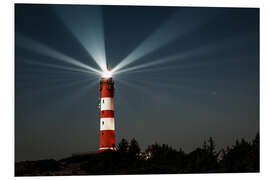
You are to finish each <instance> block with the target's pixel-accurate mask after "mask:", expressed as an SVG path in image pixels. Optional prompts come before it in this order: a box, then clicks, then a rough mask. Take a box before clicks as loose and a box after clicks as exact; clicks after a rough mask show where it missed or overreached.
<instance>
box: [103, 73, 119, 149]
mask: <svg viewBox="0 0 270 180" xmlns="http://www.w3.org/2000/svg"><path fill="white" fill-rule="evenodd" d="M99 91H100V146H99V150H100V151H104V150H107V149H112V150H115V149H116V148H115V125H114V105H113V97H114V82H113V80H112V78H111V77H109V78H105V77H102V78H101V80H100V86H99Z"/></svg>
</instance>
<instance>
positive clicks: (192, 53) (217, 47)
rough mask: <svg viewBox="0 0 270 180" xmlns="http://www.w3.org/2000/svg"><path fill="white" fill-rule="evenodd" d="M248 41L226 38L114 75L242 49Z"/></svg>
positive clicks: (119, 71)
mask: <svg viewBox="0 0 270 180" xmlns="http://www.w3.org/2000/svg"><path fill="white" fill-rule="evenodd" d="M247 41H249V39H248V38H246V37H239V38H238V39H235V37H234V38H226V39H223V40H219V41H215V42H212V43H210V44H208V45H205V46H199V47H196V48H193V49H190V50H188V51H186V52H180V53H178V54H175V55H171V56H167V57H164V58H160V59H157V60H154V61H150V62H147V63H143V64H140V65H136V66H133V67H130V68H124V69H122V70H118V71H116V72H114V74H121V73H124V72H130V71H134V70H138V69H144V68H148V67H152V66H157V65H161V64H164V63H170V62H173V61H180V60H186V61H187V60H189V59H190V58H194V57H196V56H202V55H206V54H208V53H210V52H213V51H215V52H216V53H217V52H221V51H224V50H225V49H226V48H232V47H235V48H236V47H241V46H243V45H245V43H246V42H247Z"/></svg>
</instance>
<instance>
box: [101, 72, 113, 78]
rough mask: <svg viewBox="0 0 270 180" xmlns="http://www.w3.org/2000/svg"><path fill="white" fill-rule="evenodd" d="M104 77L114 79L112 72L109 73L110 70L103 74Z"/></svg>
mask: <svg viewBox="0 0 270 180" xmlns="http://www.w3.org/2000/svg"><path fill="white" fill-rule="evenodd" d="M102 77H104V78H110V77H112V72H111V71H108V70H105V71H103V72H102Z"/></svg>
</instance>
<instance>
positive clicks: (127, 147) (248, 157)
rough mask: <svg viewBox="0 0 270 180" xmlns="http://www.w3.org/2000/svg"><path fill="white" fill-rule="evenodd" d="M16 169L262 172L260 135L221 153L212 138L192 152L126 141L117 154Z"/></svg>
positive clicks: (22, 172)
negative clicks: (260, 166)
mask: <svg viewBox="0 0 270 180" xmlns="http://www.w3.org/2000/svg"><path fill="white" fill-rule="evenodd" d="M37 162H39V163H38V164H36V165H35V163H37ZM42 163H43V164H42ZM50 163H52V166H50ZM30 165H31V166H30ZM26 166H27V167H31V168H30V169H29V168H28V169H27V168H25V167H26ZM37 168H38V169H37ZM46 168H47V171H46V170H44V169H46ZM15 170H16V172H15V175H16V176H24V175H80V174H84V175H90V174H93V175H102V174H178V173H241V172H259V133H257V134H256V136H255V138H254V139H253V140H252V141H251V142H248V141H246V140H244V139H241V140H236V142H235V143H234V145H232V146H230V147H227V148H226V149H222V150H219V151H217V149H216V145H215V142H214V139H213V138H212V137H210V138H209V139H208V140H206V141H205V142H203V143H202V145H201V147H198V148H196V149H195V150H193V151H192V152H190V153H185V152H184V151H183V150H182V149H178V150H177V149H174V148H172V147H171V146H169V145H166V144H158V143H155V144H152V145H149V146H148V147H147V149H146V150H145V151H143V152H142V151H141V148H140V146H139V144H138V142H137V141H136V139H135V138H133V139H132V140H131V141H130V142H129V141H128V140H126V139H122V140H121V141H120V142H119V144H118V145H117V151H112V150H107V151H103V152H100V153H91V154H87V155H81V156H73V157H69V158H65V159H62V160H59V161H55V160H43V161H34V162H33V161H32V162H30V161H28V162H27V163H26V162H23V163H22V162H21V163H18V164H17V163H16V167H15ZM25 172H27V173H28V174H27V173H25Z"/></svg>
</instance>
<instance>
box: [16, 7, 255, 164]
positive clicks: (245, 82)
mask: <svg viewBox="0 0 270 180" xmlns="http://www.w3.org/2000/svg"><path fill="white" fill-rule="evenodd" d="M99 27H103V28H99ZM102 29H103V30H102ZM99 37H104V38H103V39H102V38H99ZM89 39H90V40H89ZM102 40H103V41H105V43H104V48H102V42H103V41H102ZM96 47H97V48H96ZM102 50H103V51H104V52H105V53H106V59H107V62H108V64H109V65H110V67H111V68H114V67H115V66H116V65H117V64H118V63H120V62H121V61H122V60H123V59H132V57H137V58H133V60H130V64H127V66H125V67H123V69H122V70H124V69H127V68H130V67H135V66H137V65H142V66H139V67H141V68H138V69H136V70H133V71H126V72H123V73H119V74H116V75H115V76H114V80H115V88H116V90H115V121H116V141H117V142H119V141H120V139H121V138H127V139H128V140H130V139H131V138H132V137H135V138H136V139H137V140H138V142H139V144H140V146H141V148H142V149H145V148H146V147H147V145H150V144H152V143H154V142H158V143H165V144H169V145H171V146H172V147H174V148H180V147H181V148H182V149H183V150H184V151H186V152H190V151H191V150H193V149H194V148H196V147H199V146H201V145H202V143H203V141H204V140H206V139H207V138H208V137H209V136H212V137H213V138H214V140H215V141H216V145H217V148H222V147H226V146H227V145H232V144H233V143H234V141H235V140H236V138H245V139H247V140H251V138H253V137H254V136H255V134H256V132H258V131H259V9H257V8H194V7H193V8H187V7H151V6H149V7H135V6H85V5H83V6H82V5H81V6H78V5H77V6H74V5H73V6H63V5H29V4H28V5H23V4H16V5H15V160H16V161H21V160H36V159H45V158H56V159H59V158H63V157H66V156H69V155H71V153H73V152H86V151H96V150H97V149H98V147H99V109H98V100H99V91H98V80H99V78H100V77H99V76H97V75H95V74H91V73H87V72H85V70H84V71H77V70H78V67H76V66H74V63H73V64H70V63H68V61H69V62H70V59H72V60H75V61H76V62H82V63H84V64H87V65H88V66H91V67H93V68H96V69H98V66H97V64H96V63H95V61H94V58H93V54H92V55H91V53H94V57H96V56H97V54H99V53H100V52H102ZM126 57H131V58H126ZM171 57H174V58H171ZM59 59H61V60H59ZM135 60H136V61H135ZM73 62H74V61H73ZM125 62H126V61H125ZM149 63H150V64H152V66H148V67H143V66H144V65H145V64H149ZM74 68H75V69H76V68H77V70H75V69H74ZM81 70H83V69H81Z"/></svg>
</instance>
